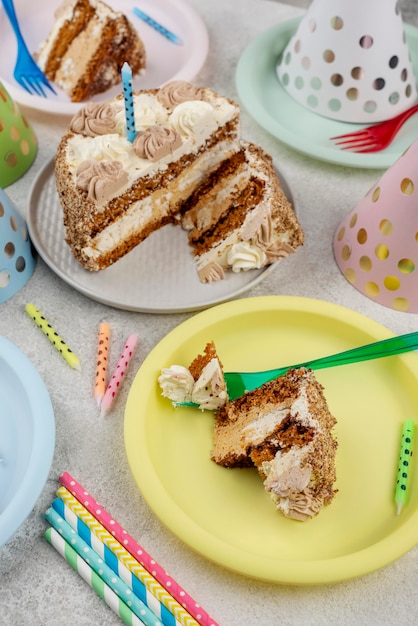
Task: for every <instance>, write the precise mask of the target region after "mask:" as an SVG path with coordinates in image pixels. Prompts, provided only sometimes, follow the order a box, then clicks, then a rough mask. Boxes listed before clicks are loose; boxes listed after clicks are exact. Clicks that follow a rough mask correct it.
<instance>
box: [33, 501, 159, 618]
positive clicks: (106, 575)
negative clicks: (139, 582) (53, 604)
mask: <svg viewBox="0 0 418 626" xmlns="http://www.w3.org/2000/svg"><path fill="white" fill-rule="evenodd" d="M45 518H46V519H47V520H48V522H49V523H50V524H51V526H53V528H55V530H56V531H57V532H58V533H59V534H60V535H61V536H62V537H63V538H64V539H65V541H67V542H68V543H69V544H70V545H71V546H72V547H73V548H74V550H75V551H76V552H77V554H78V555H79V556H80V557H81V558H82V559H84V560H85V561H86V562H88V564H89V565H90V566H91V567H92V569H93V570H94V571H95V572H96V574H98V575H99V576H100V578H102V579H103V580H104V582H105V583H106V584H107V585H109V587H110V588H111V589H112V590H113V591H114V592H115V593H116V594H117V595H118V596H119V597H120V598H121V600H123V602H125V604H127V605H128V606H129V608H130V609H131V610H132V611H133V613H135V615H136V616H137V617H139V619H140V620H141V621H142V622H143V623H144V624H145V625H146V626H163V624H162V622H161V620H159V619H158V617H156V616H155V615H154V613H153V612H152V611H150V609H149V608H148V607H147V606H146V605H145V604H144V603H143V602H142V600H140V599H139V598H137V597H136V596H135V594H134V593H132V589H130V588H129V587H128V585H127V584H126V583H124V582H123V580H122V579H121V578H119V576H117V575H116V574H115V572H114V571H113V570H111V568H110V567H109V566H108V565H106V563H105V562H104V561H103V559H101V558H100V556H99V555H98V554H96V552H95V551H94V550H92V548H90V547H89V546H88V545H87V544H86V542H85V541H84V540H83V539H82V538H81V537H80V535H78V533H77V532H76V531H75V530H74V529H73V528H71V526H70V525H69V524H68V522H66V521H65V519H64V518H63V517H61V516H60V515H59V514H58V513H57V512H56V511H55V509H53V508H52V507H50V508H49V509H48V510H47V511H46V513H45Z"/></svg>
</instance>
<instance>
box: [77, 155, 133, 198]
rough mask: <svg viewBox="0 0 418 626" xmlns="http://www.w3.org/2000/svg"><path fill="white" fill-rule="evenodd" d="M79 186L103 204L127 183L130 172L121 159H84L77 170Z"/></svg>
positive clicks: (89, 196) (90, 196)
mask: <svg viewBox="0 0 418 626" xmlns="http://www.w3.org/2000/svg"><path fill="white" fill-rule="evenodd" d="M76 179H77V187H78V188H79V189H81V190H83V191H87V196H88V198H90V200H93V201H94V202H97V203H98V204H102V203H104V202H106V201H107V200H108V199H109V197H110V196H113V195H115V194H116V192H117V191H118V190H119V189H120V188H121V187H123V186H124V185H126V183H127V182H128V173H127V172H126V171H125V170H124V169H123V166H122V163H120V162H119V161H93V160H89V161H83V162H82V163H80V165H79V166H78V168H77V172H76Z"/></svg>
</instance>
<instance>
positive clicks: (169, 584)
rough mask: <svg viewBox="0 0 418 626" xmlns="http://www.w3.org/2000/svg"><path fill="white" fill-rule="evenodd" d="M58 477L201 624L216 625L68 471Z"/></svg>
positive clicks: (202, 625)
mask: <svg viewBox="0 0 418 626" xmlns="http://www.w3.org/2000/svg"><path fill="white" fill-rule="evenodd" d="M59 481H60V483H61V484H62V485H64V487H66V488H67V489H68V491H69V492H70V493H72V494H73V496H74V497H75V498H77V500H78V501H79V502H80V503H81V504H82V505H83V506H84V507H85V508H86V509H87V510H88V511H89V512H90V513H91V514H92V515H93V516H94V517H95V518H96V519H97V520H98V521H99V522H100V523H101V524H102V525H103V526H104V527H105V528H106V530H107V531H108V532H109V533H111V534H112V535H113V536H114V537H115V538H116V539H117V540H118V541H119V543H121V544H122V545H123V547H124V548H125V549H126V550H127V551H128V552H129V553H130V554H132V556H133V557H134V558H135V559H137V560H138V561H139V562H140V563H141V565H142V566H143V567H145V568H146V569H147V570H148V572H149V573H150V574H151V575H152V576H154V578H155V579H156V580H157V581H158V582H159V583H160V585H162V586H163V587H164V589H166V591H168V593H170V594H171V595H172V596H173V598H174V599H175V600H177V602H178V603H179V604H181V605H182V606H183V607H184V608H185V609H186V611H188V612H189V613H190V615H191V616H192V617H194V619H195V620H196V621H197V622H198V623H199V624H200V625H201V626H219V624H218V623H217V622H215V620H214V619H212V618H211V617H210V616H209V615H208V614H207V613H206V611H204V610H203V609H202V607H201V606H199V604H197V603H196V602H195V600H193V598H192V597H191V596H189V594H188V593H187V592H186V591H185V590H184V589H183V588H182V587H180V585H179V584H178V583H176V581H175V580H173V578H171V576H169V575H168V574H167V572H166V571H165V570H164V569H163V568H162V567H161V566H160V565H158V563H157V562H156V561H155V560H154V559H153V558H152V557H151V556H150V555H149V554H148V552H146V551H145V550H144V548H142V547H141V546H140V545H139V544H138V543H137V542H136V541H135V539H133V537H131V536H130V535H129V534H128V533H127V532H126V530H125V529H124V528H123V527H122V526H121V525H120V524H118V522H117V521H116V520H114V519H113V517H111V516H110V515H109V513H108V512H107V511H106V510H105V509H104V508H103V507H102V506H100V504H98V503H97V502H96V500H95V499H94V498H93V497H92V496H91V495H90V494H89V493H88V492H87V491H86V490H85V489H83V487H82V486H81V485H80V484H79V483H78V482H77V481H76V480H75V479H74V478H73V477H72V476H71V474H69V473H68V472H64V473H63V474H62V475H61V476H60V478H59Z"/></svg>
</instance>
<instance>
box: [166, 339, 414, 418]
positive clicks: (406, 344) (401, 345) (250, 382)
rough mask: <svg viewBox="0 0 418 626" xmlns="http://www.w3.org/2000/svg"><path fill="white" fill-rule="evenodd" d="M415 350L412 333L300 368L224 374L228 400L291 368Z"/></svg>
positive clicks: (320, 366) (317, 366) (306, 363)
mask: <svg viewBox="0 0 418 626" xmlns="http://www.w3.org/2000/svg"><path fill="white" fill-rule="evenodd" d="M416 349H418V332H413V333H408V334H406V335H399V336H398V337H391V338H390V339H382V340H381V341H375V342H373V343H368V344H366V345H364V346H360V347H358V348H352V349H351V350H345V351H344V352H339V353H337V354H333V355H331V356H325V357H321V358H320V359H314V360H312V361H304V362H303V363H298V364H297V365H287V366H286V367H278V368H277V369H272V370H265V371H263V372H225V374H224V376H225V381H226V387H227V392H228V398H229V400H235V399H236V398H239V397H240V396H242V395H243V394H244V393H245V392H246V391H252V390H253V389H256V388H257V387H261V385H263V384H264V383H267V382H268V381H269V380H273V379H274V378H278V377H279V376H282V375H283V374H285V373H286V372H287V371H288V370H289V369H293V368H299V367H307V368H310V369H313V370H320V369H324V368H327V367H335V366H337V365H347V364H349V363H360V362H361V361H370V360H372V359H381V358H382V357H385V356H394V355H395V354H402V353H403V352H410V351H411V350H416ZM176 404H177V406H198V405H197V404H195V403H194V402H179V403H176Z"/></svg>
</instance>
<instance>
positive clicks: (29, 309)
mask: <svg viewBox="0 0 418 626" xmlns="http://www.w3.org/2000/svg"><path fill="white" fill-rule="evenodd" d="M25 310H26V313H27V314H28V315H29V317H31V318H32V319H33V321H34V322H35V324H36V325H37V326H38V327H39V328H40V329H41V331H42V332H43V333H44V335H46V336H47V337H48V339H49V341H50V342H51V343H52V345H53V346H55V348H56V349H57V350H58V352H59V353H60V354H61V355H62V356H63V357H64V359H65V360H66V361H67V363H68V365H70V366H71V367H72V368H73V369H76V370H79V369H80V360H79V358H78V357H77V356H76V355H75V354H74V352H73V351H72V350H70V348H69V347H68V346H67V344H66V343H65V341H64V339H62V337H60V336H59V334H58V333H57V331H56V330H55V329H54V328H53V327H52V326H51V324H50V323H49V322H48V321H47V320H46V318H45V317H44V316H43V315H42V313H41V312H40V311H39V309H37V308H36V306H35V305H34V304H32V303H29V304H27V305H26V307H25Z"/></svg>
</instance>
